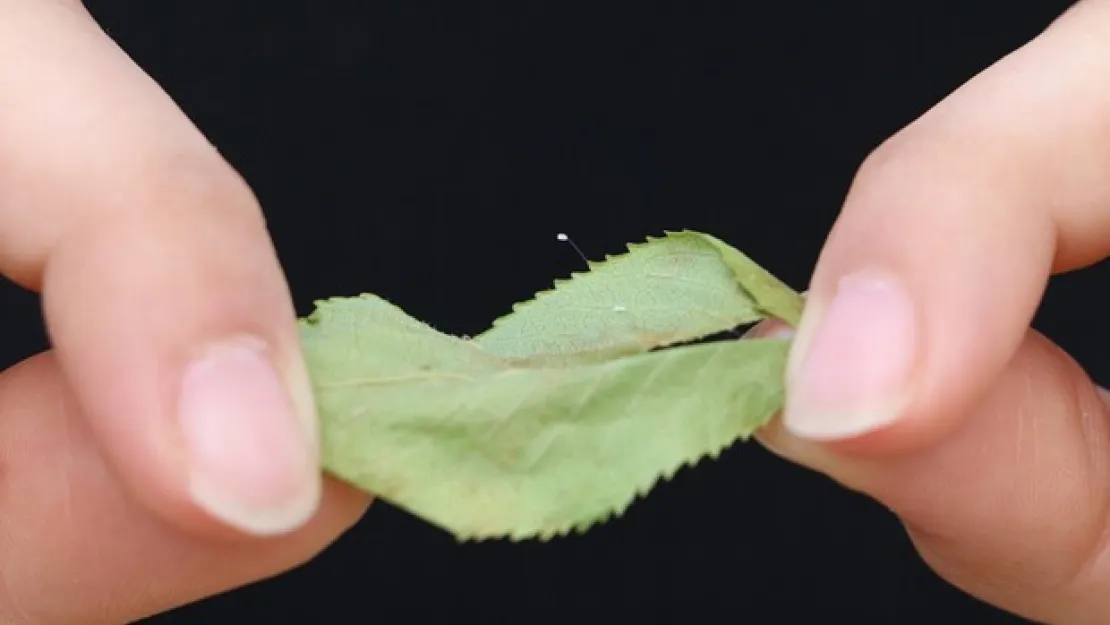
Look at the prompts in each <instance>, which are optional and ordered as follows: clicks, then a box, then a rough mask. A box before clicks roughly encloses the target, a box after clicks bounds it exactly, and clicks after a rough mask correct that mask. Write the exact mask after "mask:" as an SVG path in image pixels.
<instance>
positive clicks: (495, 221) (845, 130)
mask: <svg viewBox="0 0 1110 625" xmlns="http://www.w3.org/2000/svg"><path fill="white" fill-rule="evenodd" d="M1068 4H1069V3H1067V2H1062V1H1057V2H1040V3H1028V5H1024V4H1021V3H1017V2H993V3H991V2H948V3H945V2H933V3H899V2H830V1H829V0H805V1H802V0H795V1H792V2H778V3H774V2H764V3H756V2H718V3H681V2H673V3H657V4H656V3H627V4H625V3H611V4H607V3H603V2H595V3H582V4H577V3H566V2H525V1H516V2H501V3H473V2H438V3H429V2H404V1H394V2H364V1H351V2H342V3H340V2H310V1H308V0H304V1H300V2H295V1H278V0H271V1H269V2H247V1H242V0H240V1H235V0H228V1H226V2H223V3H198V2H189V1H185V0H177V1H170V0H161V1H159V2H130V3H123V2H107V1H98V2H90V3H89V5H90V9H91V10H92V11H93V13H94V15H95V16H96V17H97V18H98V20H100V22H101V23H102V25H103V26H104V27H105V28H106V29H107V31H108V32H109V34H110V35H112V36H113V37H114V38H115V39H116V40H117V41H118V42H119V43H120V45H121V46H122V47H123V48H124V49H126V50H127V51H128V52H129V53H130V54H131V55H132V56H133V57H134V58H135V59H136V61H137V62H138V63H139V64H140V65H141V66H142V67H143V68H145V69H146V70H147V71H148V72H149V73H150V74H152V75H153V76H154V77H155V78H156V79H157V80H158V81H159V82H160V83H161V84H162V85H163V86H164V87H165V88H166V90H167V91H168V92H169V93H170V94H171V95H172V96H173V97H174V98H175V99H176V100H177V102H178V103H180V105H181V106H182V108H183V109H184V110H185V111H186V113H187V114H188V115H189V116H190V117H191V118H192V119H193V120H194V121H195V122H196V123H197V124H198V126H199V127H200V128H201V129H202V130H203V131H204V132H205V133H206V134H207V135H208V137H209V138H210V139H211V140H212V141H213V142H214V143H215V144H216V145H217V146H218V147H219V148H220V149H221V151H222V152H223V153H224V154H225V155H226V157H227V158H228V160H229V161H230V162H231V163H232V164H233V165H234V166H235V167H236V168H237V169H239V170H240V171H241V172H242V173H243V175H244V176H245V177H246V178H247V180H248V181H249V182H250V183H251V185H252V186H253V188H254V189H255V191H256V192H257V194H258V196H259V197H260V199H261V201H262V203H263V205H264V207H265V209H266V212H267V214H268V217H269V220H270V224H271V228H272V232H273V236H274V239H275V242H276V245H277V249H278V251H279V254H280V256H281V260H282V262H283V264H284V266H285V268H286V271H287V274H288V278H289V281H290V284H291V287H292V291H293V294H294V296H295V298H296V302H297V307H298V310H299V311H300V312H301V313H302V314H306V313H308V312H309V311H310V310H311V305H312V301H313V300H315V299H317V298H321V297H326V296H331V295H350V294H355V293H358V292H362V291H373V292H376V293H378V294H380V295H383V296H385V297H387V298H389V299H391V300H393V301H394V302H396V303H397V304H399V305H401V306H402V307H403V308H405V309H406V310H407V311H409V312H410V313H411V314H413V315H414V316H416V317H419V318H422V319H425V320H427V321H429V322H431V323H432V324H433V325H435V326H437V327H439V328H440V329H443V330H445V331H449V332H454V333H458V334H468V333H469V334H473V333H476V332H478V331H480V330H482V329H483V328H484V327H485V326H486V324H487V323H488V322H489V321H490V320H491V319H493V318H495V317H497V316H499V315H501V314H503V313H504V312H506V311H507V309H508V306H509V304H511V303H512V302H514V301H517V300H519V299H524V298H527V297H528V296H530V295H531V294H532V293H533V292H534V291H536V290H539V289H542V288H546V287H547V286H548V285H549V283H550V281H551V279H552V278H555V277H562V276H564V275H566V274H567V273H569V272H570V271H573V270H578V269H580V266H581V261H580V260H579V259H578V258H577V257H576V256H575V254H574V253H573V251H572V250H571V249H569V248H568V247H566V246H565V245H563V244H560V243H558V242H557V241H556V240H555V234H556V233H557V232H563V231H565V232H568V233H570V234H571V235H572V237H573V238H574V239H575V241H576V242H577V243H578V245H579V246H580V247H581V248H583V250H584V251H585V252H586V253H587V255H589V256H591V257H600V256H602V255H604V254H606V253H612V252H617V251H620V250H621V249H622V246H623V244H624V243H625V242H628V241H635V240H640V239H642V238H643V237H644V236H646V235H649V234H659V233H660V232H661V231H662V230H664V229H681V228H693V229H699V230H703V231H707V232H711V233H714V234H716V235H718V236H720V237H722V238H724V239H725V240H727V241H729V242H731V243H733V244H734V245H736V246H737V247H739V248H740V249H742V250H744V251H746V252H748V253H749V254H750V255H751V256H753V257H754V258H755V259H756V260H757V261H758V262H760V263H761V264H763V265H764V266H766V267H768V268H769V269H770V270H772V271H773V272H775V273H776V274H778V275H779V276H781V277H782V278H784V279H785V280H786V281H788V282H789V283H791V284H792V285H794V286H796V287H799V288H803V287H804V286H805V284H806V281H807V279H808V274H809V271H810V270H811V269H812V266H813V263H814V261H815V259H816V256H817V253H818V251H819V249H820V246H821V244H822V241H823V237H824V235H825V234H826V233H827V231H828V228H829V227H830V225H831V224H832V222H833V220H834V218H835V216H836V213H837V211H838V209H839V205H840V202H841V201H842V199H843V196H844V193H845V192H846V190H847V188H848V185H849V183H850V182H851V178H852V175H853V173H854V170H855V168H856V167H857V165H858V163H859V162H860V161H861V160H862V159H863V158H864V156H865V155H866V154H867V153H868V152H869V151H870V150H871V149H873V148H874V147H875V146H876V145H877V144H878V143H879V142H880V141H882V140H883V139H884V138H885V137H887V136H889V135H890V134H892V133H894V132H895V131H897V130H898V129H899V128H900V127H901V126H903V125H905V124H906V123H908V122H909V121H911V120H912V119H913V118H914V117H916V116H918V115H920V114H921V113H922V112H924V111H925V110H926V109H927V108H928V107H929V106H931V105H932V104H933V103H935V102H936V101H937V100H939V99H940V98H942V97H943V96H944V95H946V94H947V93H949V92H950V91H951V90H953V89H955V88H956V87H957V86H959V84H960V83H962V82H964V81H965V80H967V79H968V78H970V77H971V76H973V75H974V74H975V73H977V72H979V71H980V70H982V69H984V68H985V67H987V66H988V65H989V64H991V63H992V62H993V61H995V60H997V59H998V58H999V57H1001V56H1003V55H1004V54H1006V53H1007V52H1009V51H1011V50H1013V49H1014V48H1016V47H1018V46H1020V45H1021V44H1022V43H1024V42H1025V41H1027V40H1028V39H1030V38H1032V37H1033V36H1035V35H1036V34H1037V33H1038V32H1039V31H1040V30H1042V29H1043V28H1044V27H1046V26H1047V25H1048V24H1049V23H1050V21H1051V20H1052V19H1053V18H1054V17H1055V16H1056V15H1057V14H1059V13H1060V12H1061V11H1062V10H1063V9H1064V8H1066V6H1067V5H1068ZM1106 277H1107V276H1106V275H1105V271H1103V270H1102V269H1095V270H1091V271H1088V272H1084V273H1082V274H1079V275H1075V276H1067V277H1064V278H1062V279H1058V280H1057V281H1055V282H1054V283H1053V285H1052V287H1051V288H1050V292H1049V296H1048V298H1047V300H1046V303H1045V305H1044V307H1043V309H1042V312H1041V314H1040V316H1039V318H1038V322H1037V324H1038V327H1039V328H1040V329H1042V330H1043V331H1045V332H1046V333H1048V334H1049V335H1050V336H1051V337H1053V338H1054V339H1056V340H1057V341H1059V342H1060V343H1062V344H1063V345H1064V346H1065V347H1066V348H1068V349H1069V350H1071V351H1072V352H1073V353H1074V354H1076V355H1077V357H1078V358H1079V359H1080V361H1081V362H1083V363H1084V364H1085V365H1086V366H1087V367H1088V368H1089V369H1090V370H1091V371H1092V373H1093V374H1094V375H1095V376H1096V377H1101V378H1102V379H1105V378H1106V377H1107V376H1106V375H1105V374H1106V373H1107V372H1108V369H1110V359H1108V358H1107V357H1106V356H1105V355H1104V354H1103V353H1102V350H1101V348H1100V346H1099V345H1097V344H1092V342H1091V341H1090V340H1089V336H1088V335H1087V332H1088V331H1089V329H1090V328H1092V327H1097V324H1098V323H1099V322H1100V321H1101V319H1100V318H1098V317H1096V315H1098V311H1097V309H1096V308H1095V307H1093V306H1084V305H1083V304H1084V303H1086V302H1088V301H1090V298H1089V297H1087V296H1086V295H1087V294H1088V293H1091V292H1093V289H1097V288H1099V285H1105V284H1106V281H1105V279H1106ZM3 302H4V304H3V305H4V308H5V317H6V318H7V319H8V320H9V329H13V328H12V327H11V326H12V325H14V328H15V329H17V331H16V332H15V333H14V334H13V333H10V332H9V334H12V335H11V336H7V337H6V338H5V341H4V343H3V345H2V346H0V350H2V357H3V364H11V363H14V362H15V361H17V360H18V359H20V358H22V357H25V356H27V355H29V354H31V353H33V352H35V351H38V350H39V349H42V348H43V347H44V346H45V345H46V342H45V338H44V337H43V333H42V331H41V322H39V320H38V307H37V300H36V299H35V298H34V297H33V296H32V295H30V294H27V293H24V292H21V291H18V290H16V289H15V288H14V287H11V286H5V287H4V291H3ZM25 328H36V329H37V331H36V332H33V333H28V332H23V331H22V330H24V329H25ZM839 617H843V618H844V619H845V620H846V621H849V622H855V623H934V622H956V623H1011V622H1018V621H1016V620H1011V619H1010V617H1007V616H1005V615H1004V614H1002V613H1001V612H998V611H995V610H993V609H991V608H988V607H986V606H983V605H981V604H979V603H978V602H976V601H974V600H972V599H970V598H967V597H965V596H963V595H962V594H961V593H959V592H958V591H956V590H954V589H952V588H950V587H948V586H947V585H946V584H945V583H943V582H942V581H940V580H939V579H937V578H936V577H935V576H933V574H932V573H930V572H929V571H928V569H926V568H925V567H924V565H923V564H921V563H920V561H919V559H918V558H917V556H916V555H915V553H914V552H913V550H912V548H911V546H910V544H909V542H908V540H907V539H906V538H905V536H904V534H903V532H902V530H901V528H900V526H899V525H898V524H897V522H896V521H895V520H894V519H893V518H892V517H891V516H890V515H889V514H887V513H886V512H885V511H884V510H883V509H882V508H881V507H880V506H878V505H876V504H874V503H872V502H870V501H868V500H866V499H864V498H863V497H861V496H859V495H855V494H851V493H848V492H845V491H844V490H841V489H840V488H838V487H836V486H835V485H834V484H833V483H832V482H831V481H829V480H827V479H826V478H823V477H820V476H817V475H813V474H810V473H807V472H805V471H803V470H801V469H798V468H795V467H793V466H790V465H788V464H787V463H785V462H782V461H780V460H777V459H775V458H772V457H771V456H770V455H769V454H768V453H766V452H765V451H763V450H762V449H760V448H759V447H758V446H756V445H749V446H743V447H740V448H735V449H733V450H731V451H729V452H728V453H726V454H725V455H724V457H723V458H722V459H721V460H720V461H719V462H715V463H706V464H702V465H699V466H698V467H697V468H696V469H695V470H684V471H682V472H681V473H680V474H679V475H678V476H676V478H675V479H674V480H673V481H672V482H670V483H667V484H664V485H662V486H661V487H659V488H658V489H656V490H655V491H654V492H653V493H652V494H651V496H650V497H649V498H647V499H646V500H643V501H641V502H640V503H638V504H636V505H635V506H633V508H632V509H631V510H630V512H629V513H628V514H627V515H626V516H625V517H624V518H623V519H621V520H618V521H616V522H612V523H610V524H607V525H605V526H602V527H599V528H597V529H595V530H594V531H591V532H590V533H588V534H587V535H585V536H580V537H575V538H569V539H562V540H558V541H556V542H553V543H549V544H518V545H514V544H503V543H486V544H480V545H462V546H460V545H456V544H454V543H453V541H452V539H451V538H450V537H449V536H448V535H446V534H444V533H442V532H440V531H439V530H437V529H434V528H432V527H431V526H428V525H426V524H424V523H422V522H419V521H417V520H415V519H413V518H411V517H409V516H407V515H406V514H404V513H401V512H398V511H396V510H394V509H392V508H390V507H389V506H388V505H386V504H382V503H376V504H375V505H374V506H373V507H372V509H371V511H370V512H369V514H368V515H367V517H366V518H365V519H364V521H363V522H361V523H360V524H359V525H358V526H357V527H356V528H355V529H354V530H352V531H351V532H350V533H349V534H348V535H346V536H345V537H344V538H342V539H341V540H340V541H339V542H338V543H337V544H336V545H335V546H334V547H332V548H331V549H330V550H328V551H327V552H325V553H324V554H323V555H322V556H320V557H319V558H318V559H317V560H316V561H314V562H313V563H311V564H310V565H308V566H305V567H303V568H302V569H299V570H297V571H295V572H292V573H290V574H287V575H284V576H282V577H279V578H277V579H274V580H271V581H268V582H264V583H261V584H257V585H254V586H252V587H250V588H246V589H242V590H238V591H235V592H231V593H229V594H227V595H225V596H221V597H218V598H214V599H211V600H208V601H206V602H203V603H201V604H198V605H195V606H191V607H188V608H185V609H182V610H180V611H177V612H175V613H173V614H170V615H165V616H162V617H159V618H155V619H152V620H151V621H150V623H155V624H161V625H169V624H180V623H221V622H228V623H232V622H234V623H246V622H256V621H257V622H265V623H297V624H302V623H316V622H320V623H362V622H366V623H371V622H373V623H390V622H402V621H403V622H408V621H412V622H417V621H422V622H429V623H448V622H451V623H462V622H513V623H516V622H520V623H561V622H570V623H593V622H598V623H603V622H619V621H623V620H627V621H628V622H638V623H694V622H735V623H808V622H822V621H826V620H831V619H836V618H839Z"/></svg>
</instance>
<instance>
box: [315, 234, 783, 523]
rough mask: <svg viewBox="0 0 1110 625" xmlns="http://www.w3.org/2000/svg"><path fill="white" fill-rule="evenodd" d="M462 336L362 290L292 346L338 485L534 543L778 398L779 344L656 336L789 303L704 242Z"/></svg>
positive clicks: (739, 432) (743, 262)
mask: <svg viewBox="0 0 1110 625" xmlns="http://www.w3.org/2000/svg"><path fill="white" fill-rule="evenodd" d="M591 268H592V269H593V270H592V271H591V272H589V273H586V274H578V275H575V276H574V277H573V278H572V279H571V280H567V281H563V282H559V283H557V284H556V287H555V289H554V290H552V291H548V292H546V293H542V294H540V295H539V296H537V298H536V299H535V300H533V301H532V302H529V303H528V304H525V305H521V306H517V307H516V311H515V312H514V313H513V314H511V315H509V316H507V317H504V318H502V319H501V320H499V321H498V322H497V324H496V325H495V326H494V327H493V328H492V329H491V330H490V331H488V332H486V333H484V334H482V335H480V336H479V337H478V338H476V339H474V340H464V339H461V338H458V337H453V336H450V335H447V334H444V333H441V332H438V331H436V330H435V329H433V328H431V327H429V326H428V325H426V324H424V323H422V322H420V321H417V320H416V319H413V318H412V317H410V316H408V315H407V314H406V313H405V312H404V311H402V310H401V309H399V308H397V307H396V306H394V305H392V304H390V303H389V302H386V301H385V300H383V299H381V298H378V297H376V296H373V295H363V296H361V297H356V298H346V299H343V298H335V299H331V300H327V301H323V302H318V304H317V309H316V311H315V312H313V314H312V315H310V316H309V317H308V318H306V319H304V320H303V321H302V343H303V346H304V352H305V357H306V360H307V362H308V364H309V371H310V374H311V377H312V379H313V383H314V386H315V392H316V399H317V403H318V408H319V414H320V419H321V424H322V432H323V435H322V441H323V464H324V467H325V468H326V469H327V470H328V471H329V472H331V473H333V474H334V475H336V476H337V477H339V478H341V479H344V480H346V481H348V482H350V483H352V484H355V485H357V486H358V487H360V488H363V489H365V490H367V491H369V492H372V493H374V494H376V495H377V496H378V497H380V498H382V499H385V500H388V501H390V502H392V503H394V504H395V505H398V506H399V507H401V508H403V509H406V510H408V511H410V512H412V513H413V514H416V515H418V516H420V517H422V518H424V519H426V520H427V521H429V522H431V523H434V524H436V525H438V526H440V527H443V528H444V529H446V530H448V531H450V532H452V533H454V534H455V535H456V536H457V537H459V538H460V539H466V538H487V537H499V536H509V537H512V538H515V539H523V538H530V537H539V538H548V537H551V536H554V535H558V534H562V533H565V532H568V531H570V530H573V529H579V530H582V529H585V528H587V527H589V526H590V525H592V524H594V523H596V522H599V521H602V520H604V519H606V518H608V517H610V516H612V515H616V514H620V513H621V512H623V511H624V510H625V508H626V507H627V506H628V505H629V504H630V503H631V502H632V501H633V499H634V498H635V497H636V496H637V495H640V494H643V493H646V492H647V490H648V489H650V488H651V486H652V485H653V484H654V483H655V482H656V481H658V480H659V479H661V478H667V477H670V476H671V475H672V474H673V473H674V472H675V471H676V470H677V469H678V468H680V467H681V466H683V465H685V464H690V463H693V462H696V461H697V460H699V459H701V458H703V457H705V456H714V455H716V454H717V453H718V452H719V451H720V450H721V449H723V448H724V447H726V446H728V445H730V444H732V443H733V442H735V441H736V440H739V439H745V438H747V437H748V436H750V435H751V434H752V432H754V431H755V430H756V429H758V428H759V427H761V426H762V425H764V424H765V423H766V422H767V421H768V420H769V419H770V418H771V417H772V416H773V414H774V413H775V412H776V411H777V410H778V409H779V408H780V407H781V405H782V399H783V389H782V372H783V368H784V366H785V360H786V354H787V350H788V342H787V341H783V340H745V341H718V342H713V343H707V344H702V345H685V346H679V347H670V348H668V349H664V350H656V351H649V350H653V349H654V348H657V347H662V346H670V345H673V344H674V343H677V342H684V341H689V340H691V339H696V338H701V337H703V336H706V335H709V334H714V333H717V332H720V331H722V330H728V329H731V328H733V327H735V326H736V325H739V324H742V323H750V322H753V321H756V320H759V319H761V318H763V317H764V316H767V315H770V316H778V317H780V318H783V319H784V320H786V321H788V322H791V323H793V322H794V321H796V318H797V313H799V312H800V301H801V299H800V297H799V296H798V295H797V294H796V293H794V292H793V291H792V290H790V289H789V288H788V287H786V286H785V285H783V284H782V283H781V282H778V281H777V280H776V279H774V278H773V277H772V276H770V274H767V273H766V272H765V271H763V270H762V269H761V268H759V267H758V266H757V265H755V264H754V263H752V262H751V261H750V260H748V259H747V257H745V256H743V255H742V254H740V253H739V252H737V251H736V250H734V249H732V248H731V247H728V246H727V245H725V244H724V243H722V242H720V241H719V240H717V239H714V238H713V237H709V236H708V235H702V234H699V233H693V232H681V233H669V234H668V235H667V236H666V237H665V238H661V239H651V240H649V241H648V242H647V243H644V244H638V245H633V246H630V251H629V252H628V254H625V255H623V256H619V257H616V258H610V259H609V260H608V261H607V262H604V263H591Z"/></svg>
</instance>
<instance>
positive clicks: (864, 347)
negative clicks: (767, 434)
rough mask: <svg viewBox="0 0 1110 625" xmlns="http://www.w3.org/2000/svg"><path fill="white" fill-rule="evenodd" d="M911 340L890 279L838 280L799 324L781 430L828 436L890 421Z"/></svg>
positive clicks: (913, 331)
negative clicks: (826, 299) (832, 290)
mask: <svg viewBox="0 0 1110 625" xmlns="http://www.w3.org/2000/svg"><path fill="white" fill-rule="evenodd" d="M814 304H816V305H814ZM916 343H917V319H916V314H915V312H914V307H913V303H912V301H911V299H910V296H909V293H908V292H907V291H906V289H905V288H904V287H903V286H902V285H901V284H900V283H899V282H898V281H897V280H895V279H893V278H892V277H890V276H888V275H886V274H883V273H879V272H873V271H863V272H859V273H855V274H851V275H849V276H847V277H845V278H842V279H841V280H840V283H839V284H838V285H837V290H836V293H835V294H834V295H833V297H832V300H831V301H829V302H828V304H827V305H825V306H822V305H821V303H819V302H812V301H811V302H810V303H809V305H808V306H807V309H806V312H805V315H804V316H803V319H802V322H801V324H800V325H799V330H798V336H797V338H796V340H795V342H794V345H793V347H792V353H791V355H790V365H789V367H788V377H787V388H788V396H787V402H786V407H785V410H784V411H783V425H784V427H785V428H786V429H787V430H789V431H790V432H791V433H793V434H794V435H796V436H799V437H802V438H809V439H814V440H834V439H844V438H851V437H854V436H859V435H861V434H866V433H868V432H871V431H874V430H876V429H879V428H882V427H883V426H885V425H888V424H890V423H891V422H893V421H894V420H896V419H897V418H898V416H899V413H900V412H901V410H902V408H903V407H904V405H905V402H906V396H907V392H908V389H907V385H908V380H909V376H910V373H911V369H912V367H913V363H914V360H915V357H916V354H915V351H916Z"/></svg>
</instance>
